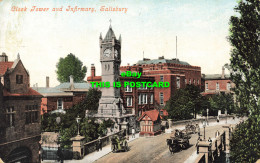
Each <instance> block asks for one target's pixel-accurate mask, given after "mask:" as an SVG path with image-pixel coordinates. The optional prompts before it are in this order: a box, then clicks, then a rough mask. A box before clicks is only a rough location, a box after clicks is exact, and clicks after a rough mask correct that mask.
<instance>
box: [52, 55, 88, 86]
mask: <svg viewBox="0 0 260 163" xmlns="http://www.w3.org/2000/svg"><path fill="white" fill-rule="evenodd" d="M56 68H57V70H56V73H57V76H58V81H59V82H61V83H63V82H69V76H70V75H72V76H73V78H74V81H75V82H82V81H83V80H84V78H85V76H86V72H87V68H86V66H83V63H82V62H81V61H80V60H79V59H78V58H77V57H76V56H75V55H74V54H72V53H70V54H68V55H67V57H65V58H60V60H59V62H58V63H57V65H56Z"/></svg>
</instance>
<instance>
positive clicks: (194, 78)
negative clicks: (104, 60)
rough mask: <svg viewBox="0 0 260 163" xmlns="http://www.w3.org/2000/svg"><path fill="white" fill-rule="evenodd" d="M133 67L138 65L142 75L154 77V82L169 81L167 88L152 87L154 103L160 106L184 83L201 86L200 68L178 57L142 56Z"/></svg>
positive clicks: (182, 86)
mask: <svg viewBox="0 0 260 163" xmlns="http://www.w3.org/2000/svg"><path fill="white" fill-rule="evenodd" d="M133 67H139V69H140V70H142V76H148V77H154V79H155V82H169V83H170V87H168V88H154V98H155V99H154V100H155V103H156V104H158V105H161V106H164V105H165V104H166V102H167V101H168V100H169V99H170V97H171V96H172V95H173V94H174V92H175V91H176V90H177V89H179V88H184V87H185V85H186V84H194V85H197V86H199V87H201V68H200V67H198V66H191V65H190V64H189V63H187V62H183V61H180V60H178V59H165V58H164V57H159V58H158V59H152V60H151V59H147V58H144V59H143V60H140V61H138V62H137V63H136V64H134V65H133ZM124 70H125V67H121V71H124Z"/></svg>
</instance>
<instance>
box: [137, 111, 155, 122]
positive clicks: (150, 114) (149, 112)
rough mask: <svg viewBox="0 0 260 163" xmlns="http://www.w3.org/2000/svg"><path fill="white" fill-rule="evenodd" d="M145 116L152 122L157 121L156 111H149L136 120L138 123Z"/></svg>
mask: <svg viewBox="0 0 260 163" xmlns="http://www.w3.org/2000/svg"><path fill="white" fill-rule="evenodd" d="M145 115H147V116H148V117H149V118H151V120H152V121H156V120H158V117H159V112H158V110H149V111H146V112H144V113H143V114H142V115H141V117H140V118H139V119H138V121H140V120H141V119H143V117H144V116H145Z"/></svg>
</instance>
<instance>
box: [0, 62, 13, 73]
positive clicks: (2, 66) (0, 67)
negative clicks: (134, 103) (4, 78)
mask: <svg viewBox="0 0 260 163" xmlns="http://www.w3.org/2000/svg"><path fill="white" fill-rule="evenodd" d="M13 64H14V62H0V75H4V74H5V72H6V70H7V68H9V69H10V68H12V65H13Z"/></svg>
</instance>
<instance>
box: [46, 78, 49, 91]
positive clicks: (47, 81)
mask: <svg viewBox="0 0 260 163" xmlns="http://www.w3.org/2000/svg"><path fill="white" fill-rule="evenodd" d="M49 87H50V78H49V76H46V88H49Z"/></svg>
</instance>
